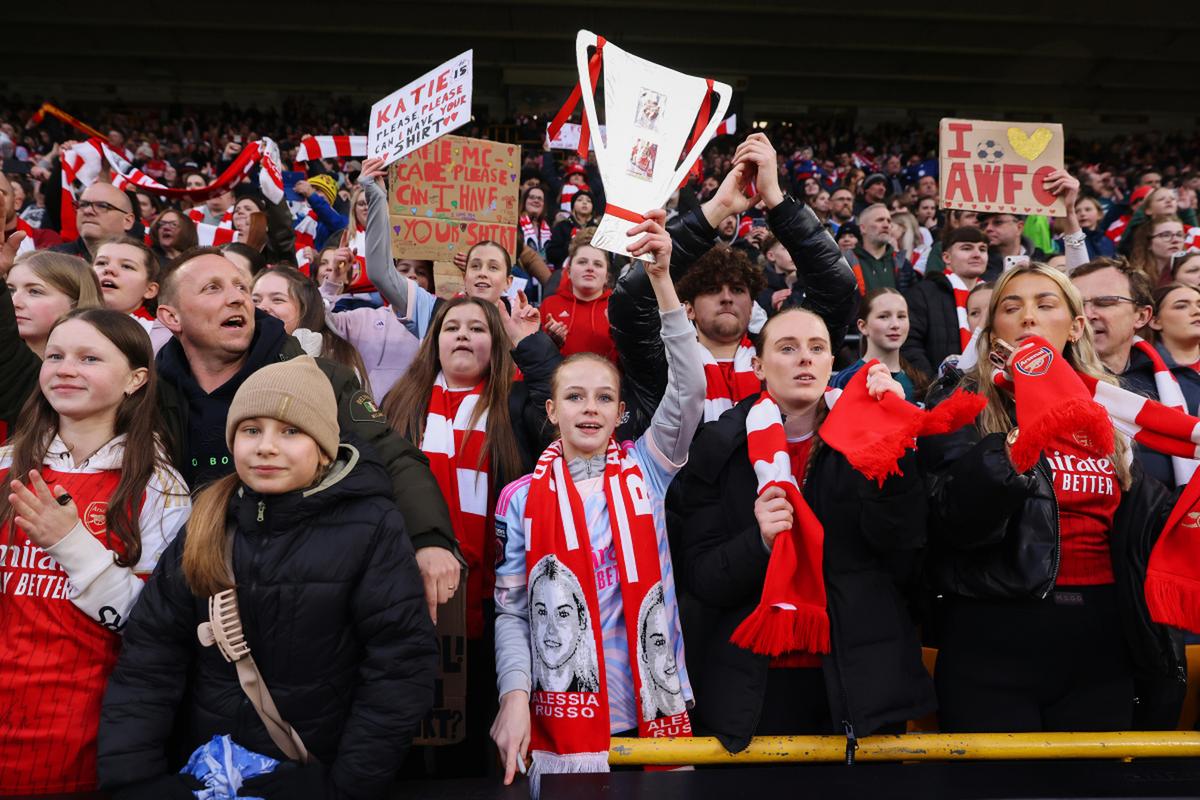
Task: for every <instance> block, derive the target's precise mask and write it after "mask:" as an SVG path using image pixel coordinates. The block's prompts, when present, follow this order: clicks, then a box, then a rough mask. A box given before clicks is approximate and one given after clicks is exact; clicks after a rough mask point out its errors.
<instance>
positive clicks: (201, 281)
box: [158, 253, 254, 359]
mask: <svg viewBox="0 0 1200 800" xmlns="http://www.w3.org/2000/svg"><path fill="white" fill-rule="evenodd" d="M171 280H172V282H173V284H174V293H173V296H172V297H170V298H164V299H163V300H162V301H160V303H159V306H158V318H159V320H160V321H161V322H162V323H163V324H164V325H166V326H167V328H168V329H169V330H170V331H171V333H173V334H175V335H176V336H178V337H179V339H180V341H181V342H183V343H184V344H185V345H188V346H190V347H191V348H194V349H195V350H197V351H201V352H206V353H208V354H210V355H213V356H218V357H224V358H233V359H236V358H240V357H242V356H243V355H245V353H246V351H247V350H248V349H249V348H250V342H251V340H252V339H253V338H254V306H253V305H252V304H251V302H250V276H249V274H248V273H247V272H246V271H245V270H243V269H241V268H239V267H238V266H237V265H235V264H234V263H233V262H232V261H230V260H229V259H227V258H225V257H224V256H219V255H215V254H208V253H206V254H205V255H202V256H198V257H196V258H193V259H192V260H191V261H187V262H184V264H183V265H182V266H180V267H178V268H177V269H176V270H175V274H174V275H173V276H172V278H171Z"/></svg>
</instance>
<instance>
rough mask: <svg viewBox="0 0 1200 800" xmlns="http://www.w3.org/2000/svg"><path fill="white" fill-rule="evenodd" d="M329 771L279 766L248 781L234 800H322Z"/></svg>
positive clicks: (318, 767)
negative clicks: (252, 799)
mask: <svg viewBox="0 0 1200 800" xmlns="http://www.w3.org/2000/svg"><path fill="white" fill-rule="evenodd" d="M330 789H331V784H330V782H329V770H328V769H326V768H325V767H324V766H322V765H321V764H305V765H304V766H298V765H294V764H292V763H291V762H288V763H284V764H280V765H279V766H278V767H276V768H275V769H274V770H273V771H272V772H268V773H267V774H266V775H258V776H256V777H253V778H250V779H249V780H247V781H246V782H245V783H243V784H242V788H241V789H238V797H261V798H263V800H326V798H330V797H333V796H334V795H333V792H332V791H330Z"/></svg>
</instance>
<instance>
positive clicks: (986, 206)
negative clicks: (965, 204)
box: [984, 205, 992, 211]
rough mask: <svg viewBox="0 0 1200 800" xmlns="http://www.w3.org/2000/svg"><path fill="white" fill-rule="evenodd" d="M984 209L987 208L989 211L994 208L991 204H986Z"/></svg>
mask: <svg viewBox="0 0 1200 800" xmlns="http://www.w3.org/2000/svg"><path fill="white" fill-rule="evenodd" d="M984 209H985V210H987V211H991V210H992V207H991V206H989V205H985V206H984Z"/></svg>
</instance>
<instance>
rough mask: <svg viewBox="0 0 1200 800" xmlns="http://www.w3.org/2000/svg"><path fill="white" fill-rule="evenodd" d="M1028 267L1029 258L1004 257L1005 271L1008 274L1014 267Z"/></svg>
mask: <svg viewBox="0 0 1200 800" xmlns="http://www.w3.org/2000/svg"><path fill="white" fill-rule="evenodd" d="M1027 266H1029V256H1005V257H1004V271H1005V272H1008V271H1009V270H1010V269H1013V268H1014V267H1027Z"/></svg>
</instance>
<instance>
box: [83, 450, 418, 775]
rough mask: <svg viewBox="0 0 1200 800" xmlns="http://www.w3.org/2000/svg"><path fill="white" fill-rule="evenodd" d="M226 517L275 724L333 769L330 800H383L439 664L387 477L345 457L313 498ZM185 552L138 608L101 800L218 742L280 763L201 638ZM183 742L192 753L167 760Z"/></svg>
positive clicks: (105, 715) (162, 568)
mask: <svg viewBox="0 0 1200 800" xmlns="http://www.w3.org/2000/svg"><path fill="white" fill-rule="evenodd" d="M229 513H230V518H229V519H230V524H231V525H234V526H236V533H235V534H234V536H233V566H234V577H235V581H236V584H237V586H238V603H239V606H240V609H241V617H242V624H243V627H244V630H245V635H246V641H247V642H248V643H249V645H250V648H251V651H252V654H253V656H254V660H255V663H257V665H258V668H259V670H260V671H261V672H262V676H263V681H264V682H265V683H266V685H267V687H268V689H269V690H270V692H271V697H272V698H273V699H274V701H275V704H276V706H277V707H278V708H279V713H280V714H281V715H282V717H283V718H284V719H285V720H287V721H288V722H289V723H291V724H292V726H293V727H294V728H295V729H296V731H297V732H298V733H299V734H300V737H301V739H303V740H304V743H305V745H306V746H307V747H308V749H309V751H310V752H311V753H312V754H313V755H314V756H315V757H316V758H317V760H319V761H320V762H321V763H322V764H325V765H326V766H327V767H329V768H330V773H331V779H332V781H333V783H334V785H335V787H336V789H337V791H336V792H335V793H334V794H335V796H339V797H356V798H357V797H363V798H367V797H381V796H383V794H384V793H385V791H386V788H387V786H388V784H389V782H390V781H391V779H392V777H393V775H394V772H395V769H396V767H397V765H399V764H400V762H401V761H402V760H403V756H404V753H405V751H406V750H407V749H408V746H409V743H410V742H411V740H412V736H413V733H414V731H415V730H416V728H417V725H418V724H419V722H420V720H421V719H422V718H423V717H424V716H425V714H426V713H428V711H429V709H430V708H431V707H432V706H433V688H434V677H435V675H436V673H437V658H438V656H437V653H438V649H437V641H436V639H435V636H434V630H433V624H432V622H431V621H430V618H429V611H428V609H427V607H426V605H425V594H424V590H423V588H422V583H421V578H420V575H419V574H418V572H417V565H416V560H415V557H414V555H413V548H412V545H411V543H410V542H409V539H408V537H407V536H406V535H405V533H404V521H403V519H402V518H401V516H400V512H399V511H397V510H396V506H395V505H394V504H393V502H392V499H391V484H390V482H389V481H388V474H387V472H386V471H385V470H384V468H383V467H382V466H381V465H380V464H379V463H378V462H377V461H375V460H373V459H372V458H370V457H369V456H368V455H366V454H365V452H364V453H363V454H360V452H359V451H358V450H357V449H355V448H354V447H352V446H348V445H343V446H342V449H341V451H340V452H339V460H338V461H337V462H336V463H335V465H334V467H333V469H332V471H331V472H330V474H329V475H328V476H327V477H326V479H325V480H324V481H322V483H321V484H320V485H319V486H318V487H317V488H316V489H310V490H306V491H296V492H291V493H288V494H284V495H273V496H263V495H258V494H255V493H253V492H251V491H250V490H249V489H245V488H243V490H242V494H241V495H240V496H238V495H235V497H234V498H233V501H232V502H231V503H230V509H229ZM260 520H261V521H260ZM185 538H186V532H184V533H181V534H180V535H179V536H178V537H176V539H175V541H174V542H172V544H171V545H170V547H169V548H168V549H167V551H166V553H164V555H163V557H162V559H161V560H160V561H159V563H158V567H157V568H156V569H155V570H154V574H153V575H152V576H151V577H150V580H149V581H148V582H147V584H146V587H145V589H144V590H143V591H142V594H141V597H140V598H139V599H138V602H137V605H136V606H134V609H133V612H132V613H131V614H130V618H129V624H128V626H127V627H126V629H125V639H124V645H123V648H122V650H121V657H120V660H119V661H118V662H117V667H116V669H115V670H114V671H113V674H112V677H111V678H110V680H109V683H108V690H107V691H106V692H105V696H104V708H103V710H102V712H101V718H100V738H99V774H100V783H101V785H102V786H103V787H106V788H117V787H121V786H126V785H128V784H132V783H135V782H138V781H142V780H146V779H148V778H151V777H154V776H157V775H164V774H166V773H167V772H168V771H174V770H177V769H179V767H180V766H181V761H180V759H181V758H184V757H186V755H187V753H190V752H191V751H192V750H193V749H195V748H196V747H197V746H199V745H201V744H203V743H204V742H206V741H208V740H209V739H210V738H212V737H213V736H214V735H217V734H225V733H228V734H231V735H232V736H233V738H234V740H235V741H237V742H238V743H239V744H241V745H242V746H244V747H247V748H249V749H250V750H253V751H255V752H259V753H264V754H266V755H269V756H272V757H274V758H283V755H282V754H281V753H280V752H279V750H278V749H277V748H276V747H275V745H274V744H273V743H272V741H271V739H270V737H269V736H268V735H267V731H266V729H265V728H264V727H263V724H262V722H261V721H260V720H259V717H258V715H257V714H256V713H255V710H254V707H253V706H252V705H251V704H250V703H249V701H248V700H247V699H246V697H245V694H244V693H243V692H242V688H241V686H240V685H239V684H238V679H237V671H236V669H235V668H234V666H233V665H232V664H230V663H227V662H226V661H225V660H224V659H223V658H222V656H221V654H220V653H219V652H218V650H217V648H216V647H201V646H200V643H199V642H198V640H197V637H196V627H197V626H198V625H199V624H200V623H201V622H204V621H206V620H207V618H208V606H207V598H201V597H196V596H195V595H193V594H192V593H191V591H190V590H189V589H188V586H187V584H186V582H185V580H184V576H183V572H182V567H181V559H182V553H183V542H184V541H185ZM177 715H178V717H179V718H180V724H179V725H178V726H176V717H177ZM173 730H174V733H175V735H176V736H177V737H178V742H179V744H180V745H181V750H180V752H179V753H174V754H168V753H167V747H166V745H167V741H168V738H169V737H171V735H172V732H173Z"/></svg>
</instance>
